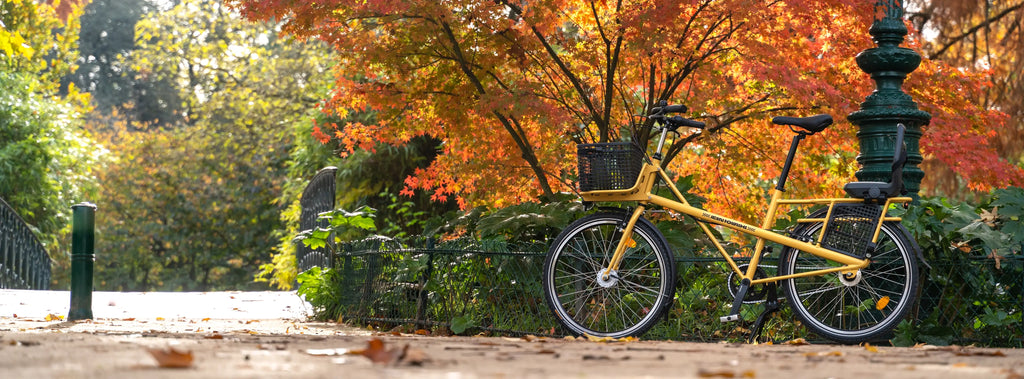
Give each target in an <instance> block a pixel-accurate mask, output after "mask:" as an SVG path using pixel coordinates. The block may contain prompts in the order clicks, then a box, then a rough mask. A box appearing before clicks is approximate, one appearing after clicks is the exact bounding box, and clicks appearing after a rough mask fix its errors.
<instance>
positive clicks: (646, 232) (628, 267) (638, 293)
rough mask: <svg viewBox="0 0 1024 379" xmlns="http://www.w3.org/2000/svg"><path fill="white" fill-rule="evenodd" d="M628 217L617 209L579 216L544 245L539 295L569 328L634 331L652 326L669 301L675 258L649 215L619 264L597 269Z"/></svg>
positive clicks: (601, 333) (607, 333)
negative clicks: (547, 247) (609, 270)
mask: <svg viewBox="0 0 1024 379" xmlns="http://www.w3.org/2000/svg"><path fill="white" fill-rule="evenodd" d="M627 217H628V216H627V215H626V214H625V213H621V212H619V213H598V214H593V215H590V216H587V217H584V218H581V219H579V220H577V221H576V222H573V223H572V224H571V225H569V226H568V227H567V228H566V229H565V230H563V231H562V233H561V234H560V235H559V236H558V238H557V239H555V242H554V243H553V244H552V245H551V249H550V250H549V251H548V254H547V258H546V259H545V261H544V277H543V286H544V298H545V300H546V302H547V304H548V306H549V307H550V308H551V310H552V312H554V314H555V316H557V318H558V321H559V322H560V323H561V324H562V326H564V327H565V328H566V330H568V332H569V333H571V334H574V335H581V334H588V335H592V336H597V337H615V338H619V337H625V336H637V335H640V334H643V333H644V332H646V331H647V330H648V329H650V328H651V327H652V326H654V324H656V323H657V321H658V318H659V316H660V315H661V314H662V313H663V312H664V310H665V309H667V306H668V305H669V304H670V303H671V302H672V297H673V294H674V292H675V259H674V258H673V256H672V254H671V252H670V250H669V248H668V242H666V240H665V237H664V236H662V235H661V232H659V231H658V229H657V228H655V227H654V225H653V224H651V223H650V221H647V220H644V219H640V220H638V221H637V223H636V227H634V230H633V236H632V241H631V242H628V245H627V247H626V252H625V256H624V258H623V259H622V263H621V264H620V265H619V268H618V270H616V271H614V272H612V273H611V275H609V276H607V277H604V276H603V275H602V272H603V271H604V270H605V269H606V268H607V267H608V264H609V262H610V261H611V258H612V255H613V254H614V253H615V247H616V246H617V244H618V243H619V240H620V239H621V237H622V230H620V228H621V226H622V225H624V224H625V221H624V220H625V219H626V218H627Z"/></svg>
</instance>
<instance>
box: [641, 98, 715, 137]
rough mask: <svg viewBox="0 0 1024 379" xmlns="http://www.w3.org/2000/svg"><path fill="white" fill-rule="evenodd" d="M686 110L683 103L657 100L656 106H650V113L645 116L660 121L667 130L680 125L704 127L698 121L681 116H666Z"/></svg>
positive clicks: (673, 129) (677, 127) (674, 128)
mask: <svg viewBox="0 0 1024 379" xmlns="http://www.w3.org/2000/svg"><path fill="white" fill-rule="evenodd" d="M687 110H688V108H686V106H685V105H683V104H675V105H668V102H666V101H665V100H661V101H659V102H658V106H657V107H654V108H651V113H650V114H649V115H648V116H647V117H648V118H652V119H654V120H657V121H661V123H662V124H663V125H664V128H665V129H667V130H669V131H675V130H676V129H679V127H680V126H685V127H688V128H697V129H704V126H705V124H704V123H703V122H700V121H696V120H691V119H688V118H685V117H683V116H678V115H677V116H672V117H667V115H668V114H669V113H684V112H686V111H687Z"/></svg>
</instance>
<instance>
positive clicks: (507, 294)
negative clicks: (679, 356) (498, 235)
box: [334, 238, 1024, 347]
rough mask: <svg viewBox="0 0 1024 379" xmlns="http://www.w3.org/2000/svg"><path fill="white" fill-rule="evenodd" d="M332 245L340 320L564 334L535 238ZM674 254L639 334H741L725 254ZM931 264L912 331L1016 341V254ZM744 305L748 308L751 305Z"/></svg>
mask: <svg viewBox="0 0 1024 379" xmlns="http://www.w3.org/2000/svg"><path fill="white" fill-rule="evenodd" d="M338 248H339V249H338V251H339V253H338V255H337V256H335V261H334V268H335V270H336V272H337V273H338V274H339V275H340V278H341V279H340V282H341V289H340V291H339V296H340V299H339V301H340V303H341V307H340V309H341V316H342V317H343V319H344V320H347V321H351V322H354V323H357V324H361V325H367V324H370V325H373V324H377V325H378V326H380V327H387V328H391V327H394V326H396V325H410V326H413V327H416V328H427V329H429V328H434V329H438V328H441V329H444V328H451V327H452V326H453V323H460V324H463V325H462V326H465V324H466V323H468V325H469V327H470V328H471V330H473V331H474V332H493V333H498V334H511V335H517V334H519V335H521V334H536V335H562V334H564V332H563V331H562V330H560V328H559V327H558V323H557V322H556V320H555V319H554V318H553V316H552V315H551V312H550V311H549V310H548V308H547V306H546V305H545V304H544V297H543V293H542V291H541V284H540V277H541V269H542V265H543V262H544V255H545V252H546V250H547V247H546V246H545V245H543V244H537V245H529V246H512V245H508V244H505V243H501V242H481V241H467V240H458V241H448V242H434V241H432V240H428V239H416V240H410V241H402V242H399V241H397V240H393V239H387V238H374V239H367V240H363V241H356V242H350V243H345V244H342V245H341V246H339V247H338ZM676 262H677V273H678V277H679V283H680V284H679V286H677V287H678V289H677V293H676V297H675V303H674V304H673V305H672V308H671V309H670V310H669V312H668V314H667V316H666V319H665V320H664V321H663V322H660V323H659V324H658V325H656V326H655V327H654V328H653V329H651V330H650V331H649V332H648V333H647V334H645V335H644V338H645V339H673V340H701V341H711V340H722V339H727V338H744V335H743V333H744V331H745V330H744V329H743V326H745V325H746V326H747V327H749V322H747V323H740V324H739V325H737V324H731V323H730V324H722V323H719V322H718V321H717V320H718V316H719V315H718V314H717V312H721V313H722V314H723V315H724V313H725V312H727V311H728V304H730V303H731V299H730V298H728V295H727V293H726V292H724V291H726V290H725V288H727V283H725V281H724V274H723V273H724V272H726V271H725V270H726V266H725V263H724V261H723V260H722V259H720V258H709V257H682V256H677V257H676ZM929 263H930V265H931V270H930V271H929V270H924V271H922V286H921V293H922V296H921V301H920V305H919V309H918V311H917V315H918V318H919V320H918V321H917V323H918V324H919V325H920V327H919V329H920V331H919V332H918V333H917V335H916V337H918V338H920V339H922V340H926V341H927V340H929V339H930V338H931V339H934V340H933V342H935V343H955V344H971V343H977V344H981V345H988V346H1013V347H1020V345H1021V344H1022V336H1024V322H1021V320H1020V318H1021V313H1022V311H1024V294H1022V288H1024V257H1020V256H1011V257H1006V258H1003V259H1002V260H1001V262H1000V267H999V268H998V269H997V268H996V267H994V262H993V260H992V259H979V258H971V259H963V260H958V261H936V260H933V261H931V262H929ZM768 264H769V265H770V264H771V263H770V262H768ZM768 269H769V270H770V267H769V268H768ZM979 275H981V276H979ZM966 277H974V278H976V280H974V281H971V280H970V279H965V278H966ZM965 280H966V281H965ZM780 296H781V293H780ZM745 308H749V309H751V310H752V312H756V311H757V310H758V304H753V305H749V306H747V307H745ZM785 309H786V307H784V311H783V312H782V313H781V314H780V315H778V316H776V317H775V321H771V322H769V323H768V325H767V327H766V329H768V330H774V331H773V332H769V333H776V335H775V336H770V337H775V338H779V337H781V338H796V337H804V336H806V335H808V332H806V331H804V330H802V329H801V327H800V326H799V324H798V323H796V322H794V320H795V319H794V318H793V317H792V314H791V313H789V312H788V311H785ZM754 316H756V313H754ZM748 321H750V320H748ZM787 333H788V334H787Z"/></svg>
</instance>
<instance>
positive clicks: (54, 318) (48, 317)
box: [46, 313, 64, 321]
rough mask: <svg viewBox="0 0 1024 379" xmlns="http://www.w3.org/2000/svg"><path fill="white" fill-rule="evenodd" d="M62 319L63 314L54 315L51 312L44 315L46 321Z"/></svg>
mask: <svg viewBox="0 0 1024 379" xmlns="http://www.w3.org/2000/svg"><path fill="white" fill-rule="evenodd" d="M63 319H64V316H59V315H55V314H53V313H50V314H48V315H46V321H61V320H63Z"/></svg>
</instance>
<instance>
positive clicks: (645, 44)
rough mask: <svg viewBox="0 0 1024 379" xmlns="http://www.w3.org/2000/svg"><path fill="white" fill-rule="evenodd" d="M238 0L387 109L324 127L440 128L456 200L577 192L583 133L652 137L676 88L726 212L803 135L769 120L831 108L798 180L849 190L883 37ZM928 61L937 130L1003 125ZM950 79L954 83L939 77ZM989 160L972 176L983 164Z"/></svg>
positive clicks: (806, 17)
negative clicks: (873, 62)
mask: <svg viewBox="0 0 1024 379" xmlns="http://www.w3.org/2000/svg"><path fill="white" fill-rule="evenodd" d="M229 3H231V4H234V5H235V6H237V7H239V8H240V9H242V11H243V13H244V14H245V15H246V16H247V17H250V18H254V19H281V20H286V24H285V27H284V30H285V31H286V32H288V33H291V34H293V35H297V36H299V37H301V38H319V39H322V40H325V41H327V42H329V43H330V44H332V46H334V50H335V51H336V53H337V54H338V58H337V63H338V65H339V69H338V73H339V74H338V75H337V80H336V82H335V88H334V95H333V100H332V101H331V102H330V103H329V107H328V110H329V111H332V112H336V113H340V114H343V113H345V112H347V110H349V109H372V110H374V111H376V112H378V119H377V120H376V121H377V122H376V123H373V124H362V123H348V124H343V125H329V126H320V128H321V129H320V130H318V131H317V132H316V135H317V136H319V137H320V138H322V139H323V140H325V141H326V140H328V139H331V138H336V139H339V140H340V141H341V142H342V143H344V144H345V145H346V146H348V147H349V148H356V147H363V148H367V147H371V146H373V144H374V143H376V142H387V143H392V144H401V143H405V142H407V141H409V140H410V139H411V138H413V137H416V136H421V135H429V136H432V137H435V138H438V139H441V140H442V141H444V142H443V144H442V154H441V155H440V156H439V157H438V159H436V160H435V161H434V163H433V164H432V165H431V166H429V167H428V168H426V169H423V170H418V171H417V172H416V173H415V174H414V175H412V176H410V177H409V178H408V179H407V180H406V184H407V187H408V188H409V189H416V188H420V189H429V190H432V191H434V196H435V198H439V199H441V198H446V197H449V196H455V197H456V198H457V199H458V201H459V202H460V204H461V205H462V206H463V207H467V206H469V205H476V204H489V205H494V206H501V205H505V204H509V203H514V202H520V201H524V200H527V199H533V198H535V197H536V196H537V195H550V194H552V193H554V192H559V191H566V190H569V189H571V188H572V186H573V185H572V180H573V179H574V178H573V177H574V175H575V173H574V171H575V170H574V165H575V159H574V149H573V148H572V147H573V144H575V143H585V142H606V141H612V140H619V139H623V138H626V137H627V136H632V138H634V139H636V140H638V141H639V142H640V143H641V144H643V143H646V141H647V139H648V138H649V137H650V135H651V126H652V125H651V122H650V121H649V120H646V119H644V118H638V117H636V115H638V114H643V113H645V112H646V111H647V110H649V109H650V108H651V106H652V104H655V103H656V102H657V101H660V100H668V101H669V102H671V103H684V104H686V105H688V106H690V108H691V112H690V113H688V116H689V117H692V118H696V119H700V120H702V121H706V122H707V123H708V127H707V128H706V129H705V130H704V131H702V132H700V133H694V132H686V133H684V134H683V135H682V136H680V137H679V138H677V139H675V140H674V141H673V142H672V143H671V145H670V146H669V147H668V148H667V149H668V154H667V158H668V159H667V160H666V161H665V163H666V164H667V165H668V166H669V168H670V169H672V170H673V171H674V172H676V173H678V174H689V173H694V172H699V173H700V174H699V175H698V178H697V182H698V184H699V185H700V186H701V187H703V188H705V189H707V190H708V191H709V193H710V197H711V200H712V201H711V202H710V204H712V205H711V207H712V208H716V207H717V208H719V209H717V210H723V211H724V210H725V209H721V208H723V206H725V205H731V207H728V208H735V209H738V211H736V212H732V213H730V212H727V214H733V215H737V216H741V215H750V214H756V213H758V211H756V210H759V209H761V207H760V206H759V205H758V204H762V203H763V202H764V199H763V191H764V189H765V188H767V187H768V186H769V185H770V183H769V182H770V180H771V178H772V177H773V176H774V175H776V174H777V173H778V171H779V170H780V169H781V162H782V160H783V157H784V155H785V151H784V146H785V144H786V140H787V139H788V132H786V131H785V129H784V128H779V127H777V126H772V125H770V124H769V123H768V122H767V119H768V116H771V115H810V114H813V113H830V114H832V115H833V116H834V117H835V118H836V119H837V121H839V122H838V124H837V125H836V126H834V127H832V128H831V129H830V130H828V131H826V132H825V133H822V134H821V135H820V136H816V137H815V138H812V139H811V141H809V143H807V144H806V146H805V149H804V150H803V152H802V155H801V162H800V163H799V164H800V166H799V167H797V173H796V176H798V177H799V178H798V180H794V181H793V183H794V185H793V186H791V187H792V188H793V189H794V190H795V191H800V193H804V194H836V189H838V188H840V187H841V183H842V182H844V181H848V180H852V172H853V171H854V170H856V163H855V161H854V158H855V155H856V153H855V152H856V147H855V143H856V138H855V137H854V134H855V130H854V128H853V127H852V126H851V125H850V124H848V123H846V122H845V121H844V118H845V117H844V116H845V115H846V114H848V113H849V112H851V111H853V110H855V109H856V106H857V104H858V103H859V102H860V101H862V100H863V99H864V97H865V96H866V95H867V93H868V92H869V91H870V90H871V89H872V88H873V85H872V84H871V82H870V80H869V78H868V77H867V75H865V74H863V73H861V72H860V71H859V69H858V68H857V67H856V66H855V63H854V61H853V59H852V57H853V56H855V55H856V54H857V53H858V52H860V51H862V50H864V49H866V48H868V47H871V46H872V44H871V41H870V39H869V37H868V36H867V33H866V29H867V27H868V25H870V23H871V21H872V17H873V16H874V12H873V9H872V8H871V7H872V4H871V3H870V2H862V1H843V0H835V1H821V2H804V1H778V2H758V1H745V0H732V1H685V2H677V1H626V0H620V1H610V2H603V1H583V0H546V1H531V2H521V1H506V0H499V1H476V0H459V1H445V2H440V3H439V2H436V1H424V0H404V1H398V0H394V1H356V0H336V1H331V2H328V3H324V2H320V1H317V2H314V1H301V0H300V1H256V0H232V1H230V2H229ZM926 66H927V67H926V68H927V70H926V71H924V74H923V75H919V77H920V78H919V79H917V80H916V81H912V82H911V85H913V86H916V87H918V88H925V87H926V86H928V87H927V89H926V90H918V91H916V92H915V93H914V94H915V96H916V99H917V100H918V102H920V103H921V104H922V107H923V108H925V110H927V111H929V112H932V113H933V116H936V118H935V119H936V120H937V121H938V122H936V123H933V125H932V126H931V127H929V131H941V130H949V129H952V128H960V127H961V126H960V125H959V124H958V125H954V124H953V123H952V122H949V123H947V121H955V122H960V121H961V120H962V119H961V118H957V117H953V116H952V115H953V114H961V113H964V112H968V113H970V114H972V115H974V117H972V118H971V119H970V120H969V121H970V123H971V125H973V126H974V128H976V129H979V130H981V131H985V130H989V129H988V128H991V127H992V125H995V123H994V122H993V120H994V119H997V118H998V117H999V114H998V113H997V112H991V111H990V110H989V109H986V108H984V107H983V106H980V105H978V104H975V103H971V102H970V101H969V100H970V99H966V98H963V97H962V96H959V95H958V93H959V92H961V91H964V90H971V89H972V86H975V85H976V83H977V78H976V77H973V76H971V74H970V73H969V72H968V73H963V72H960V71H957V70H953V69H949V68H947V67H945V66H942V65H941V64H933V63H931V62H929V64H928V65H926ZM913 75H917V74H916V73H915V74H913ZM937 80H938V81H941V82H942V83H943V84H944V85H942V86H934V85H930V86H929V85H928V84H926V83H927V82H929V81H937ZM947 116H949V117H947ZM927 138H931V139H929V140H926V141H925V142H924V145H925V147H926V149H927V148H932V149H935V150H939V149H938V148H941V147H945V146H946V145H947V144H953V145H958V146H959V144H963V143H964V142H963V141H960V140H958V135H957V134H956V133H952V134H950V133H946V134H943V133H931V134H930V137H927ZM935 150H933V151H934V153H936V154H941V151H935ZM680 155H685V159H677V157H679V156H680ZM978 164H979V163H976V162H974V163H972V164H971V165H967V166H971V167H966V168H965V167H960V168H959V169H958V171H957V172H958V173H960V174H962V175H974V174H979V173H980V172H982V171H984V170H974V171H972V169H976V168H977V167H976V166H977V165H978ZM986 164H990V165H994V166H998V167H997V168H999V169H1000V170H989V171H985V172H993V171H994V172H999V173H1001V174H1002V176H1001V177H1000V178H1002V179H1007V180H1013V181H1018V182H1019V181H1020V180H1021V175H1020V172H1019V171H1020V170H1019V169H1016V168H1014V167H1012V165H1008V164H1006V162H1001V163H1000V162H995V163H991V162H990V163H986ZM969 168H970V169H969ZM968 180H971V179H970V178H969V179H968ZM751 182H754V183H755V184H760V185H755V186H750V184H749V183H751ZM796 183H803V184H802V185H796ZM716 203H717V204H720V205H714V204H716Z"/></svg>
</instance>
